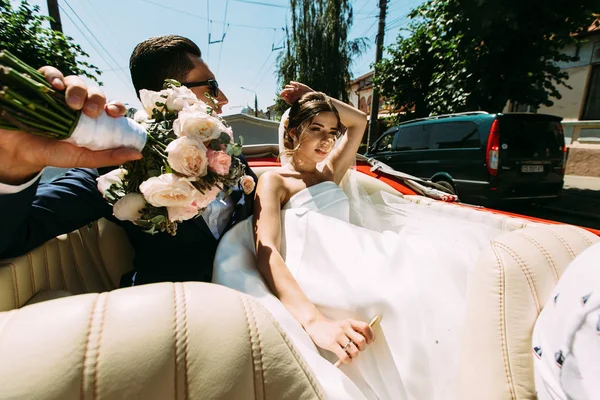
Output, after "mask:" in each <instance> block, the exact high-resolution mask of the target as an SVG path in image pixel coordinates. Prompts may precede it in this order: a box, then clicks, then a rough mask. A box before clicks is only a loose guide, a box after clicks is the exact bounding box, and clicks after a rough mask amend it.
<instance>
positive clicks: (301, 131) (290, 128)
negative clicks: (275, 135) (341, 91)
mask: <svg viewBox="0 0 600 400" xmlns="http://www.w3.org/2000/svg"><path fill="white" fill-rule="evenodd" d="M322 112H331V113H333V114H334V115H335V116H336V117H337V120H338V126H337V135H336V139H337V138H339V137H340V136H341V135H342V133H343V132H344V129H345V128H344V125H342V123H341V121H340V114H339V113H338V110H337V108H335V106H334V105H333V102H332V101H331V99H329V97H327V95H326V94H325V93H322V92H310V93H306V94H305V95H304V96H302V97H301V98H300V99H298V100H297V101H296V102H294V104H292V108H291V109H290V114H289V117H288V119H287V120H285V121H284V123H283V126H284V129H285V131H284V133H283V146H284V147H285V150H284V151H283V152H282V154H281V155H284V156H288V157H291V156H292V155H293V154H294V153H295V152H296V150H298V148H299V147H300V144H301V143H302V140H303V138H304V137H305V135H306V131H307V130H306V128H307V127H308V126H310V124H311V123H312V120H313V118H314V117H315V116H317V114H319V113H322ZM294 138H296V139H297V140H298V142H297V143H298V144H297V145H296V146H294ZM281 155H280V156H281Z"/></svg>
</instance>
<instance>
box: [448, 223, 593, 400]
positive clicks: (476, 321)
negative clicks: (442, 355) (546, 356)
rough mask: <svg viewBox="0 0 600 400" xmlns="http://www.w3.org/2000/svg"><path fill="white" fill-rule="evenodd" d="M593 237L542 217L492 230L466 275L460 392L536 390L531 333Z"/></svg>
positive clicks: (466, 395) (512, 397)
mask: <svg viewBox="0 0 600 400" xmlns="http://www.w3.org/2000/svg"><path fill="white" fill-rule="evenodd" d="M598 241H600V238H598V237H597V236H595V235H593V234H591V233H590V232H588V231H585V230H583V229H580V228H576V227H573V226H568V225H542V224H538V225H536V226H533V227H527V228H524V229H519V230H515V231H512V232H508V233H505V234H503V235H501V236H499V237H497V238H495V239H494V240H493V241H492V243H490V246H489V247H488V248H486V249H485V250H484V251H483V252H482V254H480V257H479V260H478V265H477V268H476V269H475V270H474V272H473V274H472V276H471V277H470V279H469V285H468V290H467V313H466V321H465V328H464V331H463V343H462V352H461V357H462V359H461V369H460V383H459V385H460V395H459V398H460V399H474V400H475V399H486V400H516V399H519V400H520V399H533V398H535V397H536V396H535V386H534V381H533V355H532V346H531V335H532V333H533V326H534V324H535V321H536V319H537V317H538V315H539V313H540V311H541V310H542V307H543V306H544V304H546V302H547V300H548V298H549V296H550V294H551V293H552V289H553V288H554V286H555V285H556V283H557V282H558V279H559V278H560V276H561V275H562V273H563V272H564V271H565V269H566V268H567V266H568V265H569V263H570V262H571V261H572V260H573V259H574V258H575V257H576V256H577V255H578V254H579V253H581V252H582V251H583V250H585V249H586V248H588V247H589V246H591V245H592V244H594V243H596V242H598Z"/></svg>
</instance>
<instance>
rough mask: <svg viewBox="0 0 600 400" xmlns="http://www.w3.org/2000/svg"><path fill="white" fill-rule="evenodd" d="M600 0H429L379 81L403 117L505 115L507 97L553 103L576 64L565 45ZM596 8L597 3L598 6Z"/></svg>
mask: <svg viewBox="0 0 600 400" xmlns="http://www.w3.org/2000/svg"><path fill="white" fill-rule="evenodd" d="M596 1H597V0H580V1H578V2H575V3H577V4H575V3H573V2H572V1H567V0H549V1H547V2H544V3H543V5H542V4H541V3H540V2H539V1H538V0H519V1H495V0H429V1H428V2H426V3H425V4H423V5H422V6H420V7H418V8H416V9H415V10H413V11H412V12H411V13H410V14H409V17H410V18H411V23H410V25H409V27H408V33H409V35H405V36H403V35H402V34H400V36H399V37H398V39H397V42H396V43H395V44H394V45H393V46H391V47H390V49H389V52H390V57H389V58H388V59H385V60H382V62H381V63H379V64H378V65H377V66H376V71H377V74H376V81H375V83H376V85H378V86H380V87H381V90H382V93H383V95H384V96H386V97H388V98H390V99H391V100H392V101H393V102H394V103H395V104H397V105H400V106H405V108H406V109H408V110H409V111H410V110H413V111H414V112H412V113H410V112H409V115H408V116H405V118H414V117H422V116H428V115H433V114H443V113H451V112H461V111H473V110H485V111H489V112H499V111H501V110H502V109H503V108H504V106H505V105H506V103H507V101H508V100H513V101H516V102H519V103H521V104H531V105H540V104H543V105H546V106H551V105H552V104H553V102H552V100H551V99H552V98H560V93H559V90H558V89H557V87H558V86H560V85H564V86H567V85H566V84H565V80H566V79H567V78H568V74H567V73H566V72H565V71H564V70H561V69H560V67H559V66H558V64H557V63H561V62H568V61H575V60H576V58H575V57H574V56H571V55H568V54H564V53H563V52H562V49H564V48H565V46H568V45H573V44H574V45H577V44H578V43H580V39H578V38H577V37H576V36H574V35H573V34H574V33H577V32H581V31H582V30H584V29H587V28H588V27H589V26H591V25H592V23H593V22H594V20H595V19H596V17H594V13H593V11H594V10H595V11H596V12H597V11H598V9H597V3H596ZM594 7H595V8H594Z"/></svg>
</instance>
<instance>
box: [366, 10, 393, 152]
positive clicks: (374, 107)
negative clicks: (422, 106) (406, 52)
mask: <svg viewBox="0 0 600 400" xmlns="http://www.w3.org/2000/svg"><path fill="white" fill-rule="evenodd" d="M387 2H388V0H379V29H378V31H377V50H376V53H375V63H378V62H379V61H381V58H382V57H383V38H384V35H385V15H386V13H387ZM373 77H375V75H373ZM378 117H379V91H378V90H377V89H376V88H375V86H373V100H372V102H371V120H370V122H369V132H368V133H367V148H368V147H369V146H371V135H375V133H376V131H377V119H378Z"/></svg>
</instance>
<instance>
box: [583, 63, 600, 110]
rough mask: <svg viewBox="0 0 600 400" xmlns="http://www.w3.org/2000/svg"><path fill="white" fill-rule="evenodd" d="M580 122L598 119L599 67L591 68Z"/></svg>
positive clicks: (599, 97)
mask: <svg viewBox="0 0 600 400" xmlns="http://www.w3.org/2000/svg"><path fill="white" fill-rule="evenodd" d="M581 119H582V120H598V119H600V65H594V66H593V67H592V76H591V77H590V82H589V84H588V87H587V99H586V101H585V107H584V108H583V115H582V116H581Z"/></svg>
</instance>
